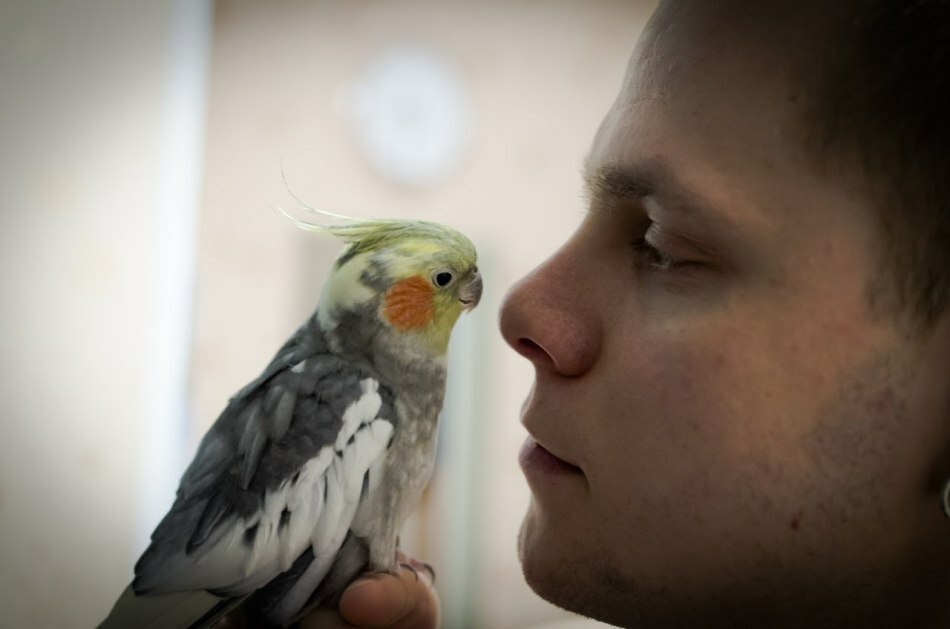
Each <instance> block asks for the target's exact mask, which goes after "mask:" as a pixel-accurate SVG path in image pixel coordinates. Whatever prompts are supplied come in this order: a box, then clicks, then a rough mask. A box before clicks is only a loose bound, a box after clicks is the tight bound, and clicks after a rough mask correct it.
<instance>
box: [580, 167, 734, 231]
mask: <svg viewBox="0 0 950 629" xmlns="http://www.w3.org/2000/svg"><path fill="white" fill-rule="evenodd" d="M584 182H585V186H586V189H587V194H588V197H589V198H588V200H589V201H590V202H591V203H592V204H593V205H594V206H597V205H607V204H609V203H610V202H611V201H639V200H641V199H644V198H646V197H649V196H656V197H658V198H660V199H662V200H663V207H665V208H667V209H669V210H676V211H680V212H683V213H685V214H691V215H695V216H703V217H705V218H710V219H716V220H719V219H726V215H725V214H724V213H723V212H722V211H720V210H718V209H717V208H716V207H715V205H713V204H711V203H709V202H708V201H706V200H705V199H704V198H702V197H701V196H700V195H699V194H697V193H696V192H694V191H693V190H691V189H690V188H689V187H688V186H686V185H685V184H684V183H683V182H682V181H680V180H679V179H678V178H677V177H676V176H675V174H674V173H673V170H672V168H671V167H670V166H669V165H668V164H665V163H661V162H655V163H648V164H642V165H639V166H638V167H629V166H626V165H622V164H604V165H602V166H599V167H597V168H590V167H589V165H588V163H587V162H586V161H585V166H584Z"/></svg>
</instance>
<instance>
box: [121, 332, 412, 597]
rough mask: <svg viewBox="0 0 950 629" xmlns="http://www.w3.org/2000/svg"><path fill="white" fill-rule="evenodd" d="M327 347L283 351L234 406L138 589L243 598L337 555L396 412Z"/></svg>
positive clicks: (155, 545)
mask: <svg viewBox="0 0 950 629" xmlns="http://www.w3.org/2000/svg"><path fill="white" fill-rule="evenodd" d="M298 334H299V333H298ZM321 340H322V339H320V338H315V339H311V340H310V344H311V345H312V346H313V347H311V348H310V349H311V351H308V352H304V351H301V350H300V348H299V347H298V348H292V351H290V352H287V353H285V354H284V358H283V359H281V356H282V354H278V359H281V364H280V366H279V367H277V368H276V369H274V368H268V370H267V371H265V375H267V377H266V378H265V377H263V376H262V377H261V378H259V379H258V380H257V381H255V383H252V385H249V386H248V387H245V389H243V390H242V391H241V392H240V393H239V394H238V395H237V396H235V398H233V399H232V400H231V402H230V404H229V405H228V408H227V409H225V411H224V413H222V415H221V417H220V418H219V419H218V421H217V422H216V423H215V425H214V426H213V427H212V428H211V430H210V431H209V432H208V434H207V435H206V436H205V438H204V440H203V441H202V444H201V446H200V447H199V451H198V454H197V455H196V457H195V460H194V461H193V463H192V464H191V466H190V467H189V469H188V470H187V471H186V473H185V475H184V477H183V479H182V483H181V486H180V488H179V491H178V495H177V498H176V501H175V504H174V505H173V507H172V509H171V511H170V512H169V513H168V515H167V516H166V517H165V518H164V520H163V521H162V522H161V523H160V524H159V526H158V527H157V529H156V530H155V533H154V534H153V536H152V544H151V546H150V547H149V548H148V550H146V552H145V553H144V554H143V556H142V558H141V559H140V560H139V562H138V564H137V565H136V578H135V581H134V582H133V587H134V589H135V591H136V593H138V594H161V593H166V592H176V591H183V590H193V589H204V590H208V591H211V592H214V593H216V594H220V595H223V596H240V595H244V594H247V593H249V592H252V591H254V590H256V589H257V588H259V587H261V586H263V585H264V584H266V583H267V582H268V581H270V580H271V579H273V578H274V577H275V576H277V575H278V574H280V573H282V572H284V571H286V570H288V569H289V568H290V567H291V566H292V565H293V563H294V561H295V560H296V559H297V558H298V557H299V556H300V555H302V554H303V553H304V552H312V553H313V554H314V555H315V556H318V557H320V558H321V560H322V558H324V557H329V558H330V559H332V557H333V556H334V555H335V554H336V551H337V550H338V549H339V547H340V545H341V544H342V543H343V540H344V538H345V536H346V533H347V530H348V529H349V525H350V521H351V520H352V519H353V515H354V513H355V510H356V506H357V505H358V503H359V500H360V495H361V491H362V488H363V484H364V479H365V477H366V475H367V473H368V471H369V469H370V467H372V466H373V465H374V464H378V462H379V461H380V460H381V459H382V458H383V455H384V453H385V450H386V448H387V446H388V444H389V441H390V438H391V436H392V433H393V430H394V418H393V417H394V416H393V415H392V414H389V413H387V412H386V411H385V410H384V406H385V407H386V409H391V406H390V404H389V403H388V402H386V401H385V400H384V399H383V397H384V396H388V393H386V392H385V391H380V389H379V386H378V383H377V382H376V380H374V379H373V378H371V377H368V376H367V374H365V373H361V372H360V371H358V370H356V369H354V368H353V366H352V365H348V364H346V363H345V362H343V361H341V360H340V359H339V358H336V357H334V356H333V355H332V354H330V353H329V352H327V351H326V350H325V345H321V344H320V341H321ZM288 345H290V344H288ZM286 347H287V346H285V349H286ZM282 352H283V350H282ZM287 356H290V358H287ZM303 356H305V357H303ZM294 361H297V362H294ZM275 362H277V360H276V359H275ZM272 367H273V365H272ZM268 374H269V375H268ZM381 411H383V412H381Z"/></svg>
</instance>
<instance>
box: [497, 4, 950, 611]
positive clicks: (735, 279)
mask: <svg viewBox="0 0 950 629" xmlns="http://www.w3.org/2000/svg"><path fill="white" fill-rule="evenodd" d="M698 4H700V5H701V4H703V3H698ZM708 4H713V3H708ZM650 29H651V30H650V31H649V32H648V34H647V35H646V36H645V38H644V40H643V41H642V42H641V45H640V47H639V48H638V50H637V52H636V53H635V54H634V58H633V60H632V61H631V64H630V68H629V70H628V75H627V77H626V80H625V83H624V86H623V89H622V91H621V93H620V95H619V98H618V99H617V101H616V103H615V104H614V106H613V108H612V109H611V111H610V112H609V113H608V115H607V118H606V119H605V120H604V122H603V124H602V126H601V128H600V130H599V132H598V134H597V136H596V138H595V140H594V144H593V147H592V150H591V153H590V157H589V159H588V162H587V165H586V173H587V178H588V185H589V187H590V194H591V205H590V210H589V212H588V214H587V216H586V218H585V220H584V221H583V223H582V225H581V226H580V227H579V228H578V230H577V232H576V233H575V234H574V235H573V237H572V238H571V239H570V240H569V241H568V242H567V243H566V244H565V245H564V246H563V247H562V248H561V249H560V250H559V251H557V252H556V253H555V254H554V255H553V256H552V257H551V258H550V259H549V260H547V261H546V262H545V263H544V264H543V265H542V266H540V267H539V268H538V269H536V270H535V271H534V272H533V273H532V274H530V275H529V276H528V277H526V278H525V279H524V280H523V281H522V282H520V283H519V284H518V285H517V286H516V287H515V288H514V289H513V290H512V292H511V293H510V295H509V296H508V299H507V301H506V303H505V305H504V307H503V309H502V316H501V319H502V331H503V333H504V335H505V337H506V339H507V341H508V342H509V343H510V344H511V345H512V346H513V347H514V348H515V349H516V350H518V351H519V352H521V353H522V354H524V355H525V356H527V357H528V358H529V359H530V360H531V361H532V362H533V363H534V365H535V368H536V381H535V385H534V388H533V390H532V392H531V395H530V397H529V399H528V401H527V402H526V404H525V407H524V411H523V422H524V425H525V426H526V428H527V429H528V432H529V433H530V434H531V435H532V437H530V438H529V440H528V442H527V443H526V445H525V448H524V450H523V452H522V457H521V458H522V464H523V466H524V469H525V474H526V477H527V480H528V483H529V485H530V487H531V490H532V494H533V499H532V501H531V504H530V506H529V508H528V512H527V515H526V517H525V520H524V523H523V527H522V532H521V538H520V554H521V558H522V563H523V567H524V571H525V575H526V578H527V579H528V582H529V584H530V585H531V586H532V587H533V588H534V589H535V590H536V591H537V592H538V593H540V594H541V595H542V596H544V597H546V598H548V599H550V600H551V601H553V602H555V603H558V604H560V605H562V606H565V607H568V608H572V609H575V610H577V611H580V612H582V613H585V614H588V615H593V616H596V617H600V618H602V619H604V620H607V621H612V622H614V623H631V622H634V621H637V622H642V623H644V626H651V624H657V625H659V626H662V625H664V623H667V622H669V623H670V624H673V620H672V619H679V620H680V621H683V622H685V625H684V626H694V625H692V624H690V622H691V620H690V619H693V620H692V622H696V623H700V622H702V623H708V624H709V625H714V624H715V623H716V622H717V621H719V620H721V621H722V622H730V623H734V622H736V619H740V618H741V619H745V620H746V621H748V622H753V621H767V620H774V619H778V618H783V619H785V620H788V621H789V622H790V623H792V624H794V621H795V620H796V619H799V618H807V617H809V616H810V615H813V614H818V613H819V612H820V613H827V614H828V617H829V618H834V617H835V614H837V613H839V612H840V613H841V614H842V615H846V614H851V613H853V612H854V610H853V609H849V610H845V609H840V608H839V607H840V606H839V603H841V602H842V601H850V603H852V604H853V606H854V608H855V609H857V608H861V607H862V606H863V607H865V608H868V609H871V613H877V611H876V610H874V609H873V604H874V601H879V600H885V601H886V600H887V597H888V596H889V595H890V594H892V593H893V592H891V590H892V589H893V584H892V582H891V580H892V579H900V580H903V582H904V583H905V584H907V587H908V589H913V588H916V589H917V590H918V592H917V593H918V594H921V595H923V593H922V592H921V591H920V589H921V588H926V587H927V586H928V585H927V582H926V580H923V581H921V580H919V579H916V578H915V577H914V576H913V575H916V574H921V573H922V571H924V570H925V569H924V568H923V567H922V566H924V564H926V562H927V557H933V556H934V554H935V553H936V554H937V555H938V556H940V557H942V558H943V559H942V560H945V559H946V558H947V556H948V554H947V552H948V542H950V534H948V533H947V532H946V531H945V530H941V528H940V527H941V526H943V525H944V523H943V522H941V513H940V508H939V498H937V497H936V496H937V489H936V485H937V483H939V478H938V477H937V471H936V467H935V466H936V465H937V461H938V460H939V459H940V456H941V455H943V456H944V457H945V456H946V449H947V444H948V443H950V435H948V424H950V422H947V421H946V418H947V417H950V409H948V400H947V389H946V386H947V385H946V382H945V378H946V373H947V372H946V351H947V347H948V345H947V342H946V339H947V335H946V334H945V333H944V332H940V333H938V334H936V335H934V336H933V337H930V339H929V340H928V341H927V342H919V343H918V342H911V341H910V340H908V337H906V336H905V335H904V334H903V333H902V331H901V328H900V327H899V326H898V325H897V324H896V323H895V320H896V319H895V318H894V317H892V316H890V315H889V314H887V313H884V312H882V311H881V310H883V308H875V307H872V305H871V304H872V302H873V299H872V298H873V294H872V291H871V287H872V286H874V285H876V284H880V282H877V283H875V281H874V280H875V275H874V274H875V273H876V272H878V270H879V269H880V268H881V265H880V263H879V262H880V261H879V259H878V251H879V249H880V240H879V238H880V236H879V231H878V228H877V223H876V222H875V219H874V213H873V212H874V211H873V210H872V209H871V208H870V202H869V200H868V197H867V196H866V195H865V194H864V193H863V191H862V190H860V189H858V188H857V187H854V186H849V185H847V184H846V183H844V182H843V181H842V180H836V179H834V178H832V177H831V176H830V175H823V174H821V173H820V172H819V171H818V170H817V169H816V168H814V167H813V166H812V165H811V163H810V161H809V159H808V156H807V155H806V152H805V150H804V148H803V142H802V141H801V139H800V138H801V137H802V127H801V125H802V122H801V121H802V115H803V114H802V109H801V108H802V107H803V104H804V103H805V102H806V100H807V98H806V96H807V95H805V94H802V93H799V91H797V90H798V88H797V87H796V86H795V85H793V84H792V83H791V82H789V81H786V80H785V79H784V78H783V77H782V76H780V73H777V72H776V71H775V69H776V67H778V65H780V64H778V62H777V59H776V56H775V55H773V54H772V53H770V52H769V50H767V49H764V48H767V46H763V45H762V42H761V41H759V42H757V41H756V39H755V38H754V37H744V36H742V35H740V34H731V33H730V32H729V30H728V29H729V26H728V22H727V21H723V20H720V19H719V18H717V17H716V16H711V15H701V14H697V13H696V12H693V13H692V14H690V16H689V18H688V19H687V18H686V16H679V17H677V16H674V19H673V20H672V21H671V22H670V23H666V21H665V20H663V19H660V20H656V19H655V21H654V23H653V25H652V26H651V27H650ZM757 47H758V48H757ZM945 328H946V326H944V327H943V328H941V330H945ZM941 553H942V554H941ZM934 570H939V569H938V568H935V569H934ZM928 574H929V573H928ZM911 584H912V585H911ZM891 603H893V601H891ZM885 604H888V603H885ZM638 626H639V625H638ZM703 626H706V624H703ZM733 626H740V625H733ZM742 626H745V625H742Z"/></svg>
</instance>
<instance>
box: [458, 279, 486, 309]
mask: <svg viewBox="0 0 950 629" xmlns="http://www.w3.org/2000/svg"><path fill="white" fill-rule="evenodd" d="M481 298H482V276H481V275H479V273H478V269H476V270H475V271H474V272H473V273H472V274H471V277H469V278H468V279H467V280H466V281H465V282H463V283H461V284H460V285H459V301H460V302H462V308H464V309H465V310H471V309H473V308H474V307H475V306H477V305H478V301H479V300H480V299H481Z"/></svg>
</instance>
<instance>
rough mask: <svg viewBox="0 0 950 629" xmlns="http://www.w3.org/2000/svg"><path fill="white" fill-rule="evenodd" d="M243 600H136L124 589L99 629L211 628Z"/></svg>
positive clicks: (183, 596) (204, 596) (196, 594)
mask: <svg viewBox="0 0 950 629" xmlns="http://www.w3.org/2000/svg"><path fill="white" fill-rule="evenodd" d="M243 600H244V597H236V598H221V597H220V596H215V595H213V594H209V593H207V592H204V591H191V592H180V593H175V594H160V595H155V596H138V595H136V594H135V592H133V591H132V586H131V585H130V586H129V587H127V588H125V590H124V591H123V592H122V595H121V596H120V597H119V600H117V601H116V603H115V605H114V606H113V607H112V611H111V612H109V616H108V617H107V618H106V619H105V620H103V621H102V623H100V624H99V629H133V628H134V629H199V628H200V627H211V626H212V625H214V623H216V622H217V621H219V620H220V619H221V618H223V617H224V616H225V615H226V614H228V613H229V612H231V611H232V610H234V609H235V608H236V607H237V606H238V605H240V604H241V603H242V602H243Z"/></svg>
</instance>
